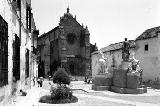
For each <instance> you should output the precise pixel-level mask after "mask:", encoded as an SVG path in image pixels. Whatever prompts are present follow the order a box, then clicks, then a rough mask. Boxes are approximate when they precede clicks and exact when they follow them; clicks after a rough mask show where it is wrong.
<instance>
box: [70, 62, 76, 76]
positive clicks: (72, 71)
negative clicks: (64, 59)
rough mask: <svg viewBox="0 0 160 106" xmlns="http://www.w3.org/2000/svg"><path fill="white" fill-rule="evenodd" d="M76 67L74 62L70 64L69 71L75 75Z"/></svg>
mask: <svg viewBox="0 0 160 106" xmlns="http://www.w3.org/2000/svg"><path fill="white" fill-rule="evenodd" d="M74 68H75V67H74V64H70V65H69V71H70V73H71V75H75V72H74V71H75V69H74Z"/></svg>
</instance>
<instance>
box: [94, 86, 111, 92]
mask: <svg viewBox="0 0 160 106" xmlns="http://www.w3.org/2000/svg"><path fill="white" fill-rule="evenodd" d="M92 89H93V90H95V91H104V90H110V86H97V85H92Z"/></svg>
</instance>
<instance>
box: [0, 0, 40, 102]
mask: <svg viewBox="0 0 160 106" xmlns="http://www.w3.org/2000/svg"><path fill="white" fill-rule="evenodd" d="M0 35H1V36H0V104H1V103H2V104H5V103H6V102H8V101H9V99H10V98H12V97H13V96H16V92H19V89H23V90H26V89H28V88H30V87H31V85H32V82H31V81H32V80H31V79H32V77H33V76H36V75H35V74H34V73H37V72H36V71H37V70H38V69H37V65H36V62H37V59H36V42H37V37H38V30H36V26H35V23H34V18H33V14H32V11H31V1H30V0H1V1H0ZM33 69H34V70H33Z"/></svg>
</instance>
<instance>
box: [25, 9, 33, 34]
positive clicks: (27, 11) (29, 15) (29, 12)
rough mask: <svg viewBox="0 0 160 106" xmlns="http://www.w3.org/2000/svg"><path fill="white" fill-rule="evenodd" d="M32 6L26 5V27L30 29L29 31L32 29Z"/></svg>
mask: <svg viewBox="0 0 160 106" xmlns="http://www.w3.org/2000/svg"><path fill="white" fill-rule="evenodd" d="M31 16H32V13H31V8H30V6H27V7H26V29H28V30H29V31H31Z"/></svg>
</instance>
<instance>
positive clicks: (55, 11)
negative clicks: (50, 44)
mask: <svg viewBox="0 0 160 106" xmlns="http://www.w3.org/2000/svg"><path fill="white" fill-rule="evenodd" d="M68 5H69V8H70V13H71V14H72V15H73V16H75V15H76V17H77V20H78V22H79V23H80V24H82V23H83V24H84V25H87V26H88V29H89V31H90V42H91V43H93V44H94V43H97V45H98V48H99V49H100V48H102V47H105V46H107V45H109V44H112V43H118V42H121V41H123V40H124V38H125V37H127V38H128V39H129V40H132V39H135V38H136V37H137V36H139V35H140V34H141V33H142V32H144V31H145V30H146V29H149V28H152V27H157V26H160V0H32V11H33V15H34V18H35V22H36V26H37V28H38V29H39V30H40V34H43V33H44V32H48V31H49V30H51V29H53V28H54V27H56V26H57V25H58V23H59V20H60V16H63V14H64V13H66V9H67V7H68Z"/></svg>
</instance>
